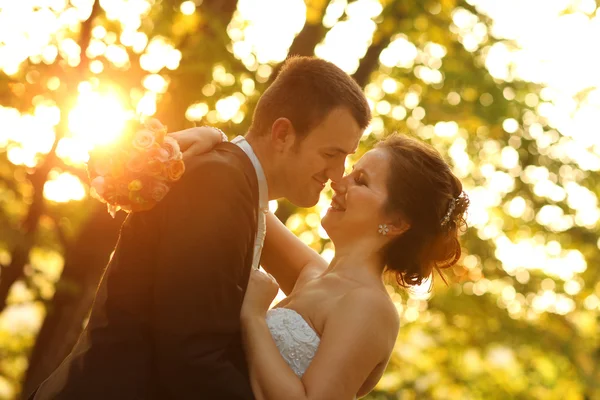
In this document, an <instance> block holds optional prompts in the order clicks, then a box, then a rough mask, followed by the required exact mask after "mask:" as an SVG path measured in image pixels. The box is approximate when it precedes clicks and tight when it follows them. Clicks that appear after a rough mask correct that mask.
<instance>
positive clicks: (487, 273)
mask: <svg viewBox="0 0 600 400" xmlns="http://www.w3.org/2000/svg"><path fill="white" fill-rule="evenodd" d="M289 2H290V3H289V5H290V6H292V5H293V6H294V7H305V8H302V9H304V10H305V15H304V16H302V15H296V14H297V13H296V14H293V15H292V14H290V15H287V14H286V15H287V16H286V18H289V21H283V22H284V24H282V25H275V23H273V26H277V29H280V30H281V32H271V31H269V29H270V28H271V27H270V26H267V25H268V24H260V25H259V26H256V25H254V26H253V25H252V24H251V21H250V19H251V18H253V17H256V18H257V15H260V12H258V13H257V14H255V15H253V14H252V10H253V8H249V7H247V2H242V1H241V0H240V1H239V2H238V1H232V0H227V1H217V0H204V1H203V2H199V1H196V2H194V4H195V5H196V8H195V10H194V11H193V12H192V13H189V12H187V11H186V12H185V13H184V12H183V11H182V8H181V3H182V2H181V1H175V0H162V1H153V2H146V1H139V2H122V4H121V2H99V3H95V2H91V1H88V2H87V3H86V2H78V5H74V4H67V3H65V7H64V8H63V9H60V10H55V9H51V7H49V6H48V5H40V6H39V7H38V8H36V9H32V8H31V7H30V6H27V7H23V8H20V9H17V8H6V7H7V6H4V5H3V6H0V21H1V18H2V16H3V15H9V14H8V13H9V12H11V13H17V12H18V13H25V14H10V15H15V16H16V15H20V16H21V17H23V16H24V15H26V16H28V17H31V18H33V16H34V15H37V14H35V12H41V13H45V14H43V15H46V17H47V18H49V19H50V20H52V21H54V20H53V19H52V18H55V19H56V21H62V24H61V23H58V22H57V23H56V24H55V25H52V26H56V31H53V32H51V33H49V34H48V37H47V38H45V39H46V41H47V42H44V41H43V40H41V39H40V41H39V42H35V43H30V42H22V43H21V46H22V47H23V46H25V44H24V43H28V45H29V47H27V48H28V49H29V50H30V52H31V54H29V55H27V56H26V57H24V58H23V57H22V58H23V60H24V61H23V62H22V63H20V65H19V68H18V69H17V70H15V69H14V68H13V67H14V65H12V64H11V63H10V62H6V63H5V61H1V62H0V70H4V73H3V72H0V105H1V106H0V122H1V123H2V128H0V226H1V227H2V229H0V265H1V266H7V265H9V264H11V262H13V261H14V256H15V254H16V253H15V251H14V249H15V248H17V247H19V246H22V243H23V242H22V241H23V237H24V221H25V220H26V218H27V216H28V213H29V212H30V211H31V207H32V204H37V203H36V200H35V198H36V190H35V188H36V185H37V188H38V191H37V196H38V198H39V195H40V189H39V188H40V187H42V188H46V189H47V188H48V186H47V183H48V182H46V181H47V180H49V179H50V180H52V179H54V178H56V177H58V176H61V174H63V173H66V172H68V173H71V174H73V175H74V176H77V177H79V178H78V179H79V181H78V183H77V184H76V185H75V184H74V185H72V186H70V187H65V188H64V191H67V192H69V191H72V192H73V193H74V192H75V191H79V190H84V191H87V190H88V188H87V183H86V182H85V169H84V161H85V153H86V150H87V149H88V148H89V147H90V146H93V145H94V144H95V143H98V141H101V140H102V139H103V136H108V135H110V134H115V132H113V131H112V130H114V129H113V128H114V127H115V126H117V125H118V124H115V120H117V118H116V116H115V115H114V114H111V115H106V114H105V113H106V110H103V107H105V105H107V104H112V105H114V104H115V99H116V100H118V102H119V105H116V106H115V107H117V108H118V107H122V108H123V109H124V113H127V115H129V116H132V115H133V116H135V115H139V114H144V115H151V114H155V113H156V115H157V116H158V117H159V118H161V120H163V121H165V122H166V123H167V125H168V126H169V129H170V130H175V129H179V128H182V127H189V126H193V125H194V124H197V125H204V124H208V125H214V126H219V127H220V128H221V129H223V130H224V131H225V132H227V133H228V135H229V136H230V137H232V136H235V135H238V134H243V133H244V132H245V130H246V129H247V127H248V126H249V123H250V116H251V115H252V111H253V107H254V105H255V103H256V101H257V99H258V97H259V94H260V92H261V91H263V90H264V89H265V88H266V87H267V85H268V84H269V82H270V81H272V79H273V78H274V77H275V76H276V73H277V70H278V65H279V64H280V62H281V61H282V58H281V54H287V52H290V51H291V52H293V53H300V54H303V55H310V54H313V53H314V52H315V48H316V47H318V48H319V49H320V50H319V51H320V53H319V54H325V55H326V56H328V57H332V58H335V59H336V60H338V59H339V60H342V61H343V63H344V65H345V66H346V67H347V69H348V70H349V72H351V73H354V71H356V72H355V78H356V79H357V81H358V82H359V83H361V84H362V85H364V86H365V93H366V94H367V96H368V98H369V100H370V101H371V103H372V105H373V110H374V116H375V118H374V120H373V123H372V125H371V127H370V128H369V130H368V132H367V134H366V135H365V136H364V137H363V140H362V141H361V146H360V148H359V151H358V152H357V154H356V156H354V157H353V161H355V160H356V159H357V158H358V157H360V155H362V154H364V152H365V151H367V150H368V149H370V148H371V147H372V146H373V145H374V143H376V142H377V141H378V140H380V139H381V138H384V137H385V136H386V135H387V134H389V133H390V132H392V131H395V130H398V131H401V132H406V133H409V134H412V135H415V136H417V137H420V138H421V139H423V140H425V141H427V142H429V143H431V144H432V145H433V146H435V147H436V148H437V149H438V150H439V151H440V152H441V153H442V154H444V155H445V156H446V158H447V159H448V161H449V162H450V163H451V164H452V165H453V168H454V170H455V173H456V174H457V175H458V176H460V178H461V180H462V181H463V183H464V185H465V189H466V190H467V191H468V192H469V194H470V196H471V198H472V204H473V207H472V210H471V216H470V225H471V228H470V229H469V230H468V231H467V232H466V234H465V235H463V237H462V242H463V246H464V249H463V252H464V255H463V258H462V260H461V264H460V265H459V266H456V267H454V268H453V269H452V270H449V271H447V277H448V278H449V279H450V285H449V286H448V287H446V286H445V285H443V283H440V282H441V280H440V279H434V291H433V293H434V294H433V297H431V298H429V297H430V296H429V295H428V294H427V293H426V290H423V288H417V289H415V290H413V291H401V290H397V288H396V290H395V291H394V290H393V288H392V285H390V287H389V289H390V293H392V299H393V300H394V302H395V304H396V306H397V308H398V311H399V313H400V315H401V317H402V328H401V330H400V335H399V338H398V342H397V346H396V349H395V351H394V354H393V357H392V360H391V362H390V365H389V367H388V370H387V372H386V374H385V375H384V377H383V379H382V380H381V382H380V383H379V385H378V387H377V389H376V390H375V391H374V392H373V393H372V394H370V395H369V396H368V398H370V399H416V398H432V399H457V398H460V399H496V398H497V399H506V398H523V399H525V398H544V399H555V398H561V399H562V398H564V399H584V398H585V399H597V398H600V386H599V383H598V382H600V368H599V367H598V365H600V346H599V340H598V339H599V334H600V332H599V326H600V325H599V323H598V322H599V321H598V319H599V318H600V314H599V310H600V284H599V283H598V282H599V281H600V279H599V278H600V276H599V272H598V269H597V268H595V266H596V265H598V264H600V252H599V250H598V247H599V246H600V241H599V224H598V219H599V215H600V214H599V212H600V211H599V208H598V201H597V199H598V194H600V175H599V174H598V170H599V169H600V167H599V168H595V167H594V166H595V165H598V164H597V158H598V157H600V142H598V140H591V139H589V138H590V137H593V136H589V137H588V136H586V135H594V134H593V132H591V133H590V132H584V133H580V134H577V132H575V134H574V133H573V131H568V133H569V134H567V133H566V132H563V131H562V130H561V128H563V127H565V126H567V125H565V124H564V121H562V122H563V123H562V124H557V123H556V121H555V119H553V115H552V114H553V112H555V111H556V110H557V109H553V108H549V107H554V106H557V104H558V105H562V106H563V108H564V109H565V110H569V112H570V113H571V116H573V117H574V116H576V113H577V112H578V110H581V109H582V106H586V107H587V106H589V105H590V104H595V103H594V101H596V100H595V96H597V88H596V87H595V86H594V83H593V82H590V85H589V87H586V88H585V89H582V90H580V91H578V93H576V94H575V95H573V99H572V103H571V102H566V103H565V100H564V99H562V100H560V99H558V100H557V98H553V97H552V96H550V95H549V94H548V93H551V92H549V91H548V88H544V87H543V86H542V85H541V84H539V83H532V82H530V81H525V80H521V79H518V75H517V74H516V73H515V71H517V66H516V64H515V62H513V61H511V60H509V61H510V62H509V61H507V66H506V70H507V71H508V73H507V74H506V75H505V76H504V78H502V76H501V74H499V73H498V71H500V70H502V71H504V70H503V69H502V68H504V66H503V65H500V64H501V63H500V62H499V61H498V59H497V58H496V59H494V57H492V56H493V55H494V53H495V52H497V51H498V49H507V51H508V53H506V54H507V56H506V57H508V56H509V55H510V54H512V53H510V52H513V51H514V52H518V51H519V43H518V42H517V41H515V40H507V39H503V38H501V37H494V36H493V35H492V32H493V26H494V23H495V22H494V20H493V19H492V18H491V17H490V16H488V15H486V14H484V13H482V12H480V11H479V9H478V8H477V6H476V5H475V3H474V2H471V1H469V2H465V1H462V0H442V1H433V0H426V1H408V2H407V1H396V0H380V1H376V0H355V1H350V2H347V1H345V0H331V1H307V2H303V3H302V2H296V3H294V0H289ZM79 3H81V4H79ZM117 3H118V4H117ZM267 3H268V2H266V3H265V4H267ZM15 4H17V3H15ZM94 4H96V7H97V8H96V9H95V10H96V11H95V12H94V13H93V14H92V16H91V18H90V17H88V16H89V15H90V11H91V10H92V8H91V6H93V5H94ZM136 4H137V5H136ZM151 4H152V5H151ZM573 4H575V3H573ZM582 4H583V3H582ZM98 5H100V6H101V7H99V8H98ZM267 5H268V4H267ZM88 6H89V7H88ZM3 7H5V8H3ZM86 7H87V8H86ZM256 7H258V6H256ZM262 7H265V6H264V5H263V6H262ZM273 7H274V5H273ZM352 7H354V8H352ZM361 7H362V8H361ZM577 7H583V6H582V5H581V4H579V5H577ZM586 7H587V6H586ZM244 10H246V11H245V12H246V13H244V12H242V11H244ZM261 10H262V9H261ZM352 10H359V11H360V12H357V11H352ZM373 10H379V11H378V12H377V13H375V12H374V11H373ZM266 11H268V10H262V12H266ZM48 12H49V13H50V14H49V13H48ZM566 12H574V11H573V10H571V9H567V11H566ZM27 13H30V14H27ZM31 13H33V14H31ZM369 13H373V16H372V17H365V15H367V14H368V15H370V14H369ZM596 14H597V11H596ZM52 16H54V17H52ZM14 18H16V17H14ZM61 18H62V19H61ZM361 18H362V19H361ZM303 21H304V22H303ZM357 21H358V22H357ZM369 21H374V22H375V23H376V29H375V31H374V32H373V34H372V35H371V36H370V35H368V34H366V33H365V32H366V31H368V27H369V26H370V25H369ZM300 22H303V25H301V29H299V30H298V29H296V28H297V27H298V26H300V25H299V23H300ZM349 22H351V23H356V24H358V25H346V27H347V26H362V27H365V28H364V32H359V31H356V32H355V31H352V30H350V31H349V30H346V31H343V30H336V29H338V28H340V27H341V26H342V24H344V23H349ZM361 24H362V25H361ZM86 26H87V27H88V28H89V29H88V30H86V29H85V27H86ZM249 27H252V28H249ZM283 27H287V28H288V30H289V31H286V32H284V29H283ZM15 29H16V28H15ZM30 29H33V28H30ZM261 29H262V30H263V31H261ZM88 31H89V35H87V34H86V32H88ZM265 32H266V33H265ZM332 32H346V33H345V34H339V33H336V34H332ZM348 32H351V33H352V34H353V35H356V36H351V35H348V34H347V33H348ZM34 33H35V32H34ZM38 33H39V32H38ZM2 35H3V33H1V32H0V51H6V52H8V50H7V49H12V50H10V51H13V52H14V54H13V55H14V57H15V59H16V58H18V57H17V56H19V57H20V56H21V55H22V54H21V53H18V54H17V51H16V49H18V48H19V46H18V45H19V42H18V40H25V39H18V40H17V39H15V38H20V36H18V35H13V36H10V37H8V36H6V34H4V35H5V36H2ZM261 35H263V36H261ZM261 38H263V39H261ZM264 38H267V39H268V40H266V39H264ZM288 39H289V40H288ZM261 40H262V42H261ZM361 41H366V43H367V44H368V48H367V50H366V52H365V54H364V56H361V57H359V58H360V59H358V60H351V59H350V60H348V57H349V56H348V55H349V54H355V53H353V52H351V51H349V50H353V49H352V48H353V47H354V46H355V45H356V44H358V43H359V42H361ZM257 43H259V44H261V43H262V46H264V47H265V48H271V49H275V48H276V49H277V50H278V52H269V53H265V54H268V56H269V57H270V58H269V57H267V56H264V55H261V54H262V53H261V54H258V50H260V49H257V48H256V46H258V45H257ZM11 46H12V47H11ZM36 46H37V47H36ZM253 46H254V47H253ZM23 48H24V47H23ZM502 51H503V50H502ZM4 54H9V55H10V54H11V53H4ZM502 54H504V53H502ZM343 56H346V58H344V57H343ZM261 57H266V58H269V60H266V58H265V60H263V59H261ZM336 57H340V58H336ZM4 60H8V61H11V60H10V59H8V58H6V59H4ZM494 60H496V61H494ZM12 61H14V60H12ZM500 61H502V60H500ZM505 61H506V60H505ZM494 62H495V63H496V64H494ZM346 63H347V64H346ZM352 66H356V67H357V68H355V69H354V70H353V69H352V68H351V67H352ZM11 68H12V70H11ZM491 71H494V73H491ZM82 82H83V84H82ZM86 93H96V94H98V96H99V97H94V98H99V99H101V100H102V102H99V103H93V102H91V103H85V99H86V97H85V94H86ZM111 96H112V97H111ZM107 99H108V100H107ZM561 102H562V103H561ZM82 104H87V106H85V107H80V108H79V111H80V113H81V114H80V115H79V118H80V120H81V121H85V122H87V123H88V124H89V121H97V123H98V124H101V125H102V126H101V127H100V128H99V130H98V131H99V132H100V134H98V135H95V136H93V135H91V134H90V133H89V132H88V131H91V129H87V130H86V129H83V130H81V129H77V126H75V125H73V124H72V121H71V119H75V117H73V116H70V113H71V111H72V110H73V107H74V106H76V105H77V106H81V105H82ZM94 104H96V106H94ZM98 104H100V105H102V106H101V107H99V106H98ZM86 107H87V108H86ZM16 110H18V111H16ZM547 110H554V111H553V112H548V111H547ZM103 111H104V113H103ZM584 111H585V109H584ZM56 115H58V119H59V120H58V121H57V120H56ZM559 122H561V121H559ZM579 128H580V129H583V128H581V126H580V127H579ZM584 128H586V126H584ZM589 128H590V129H591V127H589ZM116 133H118V132H116ZM50 135H56V136H55V137H56V138H57V139H59V140H61V141H60V143H59V146H58V147H57V149H56V157H54V158H51V165H49V166H48V170H47V171H45V172H44V173H43V174H42V175H43V176H42V181H41V183H40V181H39V176H40V173H39V171H40V168H41V167H42V166H43V165H44V160H46V159H47V157H48V154H49V153H48V151H50V154H52V150H51V149H50V148H48V149H45V148H44V147H43V146H40V143H41V141H43V140H47V139H48V137H50ZM578 135H579V136H578ZM52 137H54V136H52ZM36 172H37V174H38V175H35V174H36ZM34 176H37V177H38V181H37V183H36V184H34V183H32V177H34ZM51 178H52V179H51ZM40 185H41V186H40ZM59 192H60V190H59ZM44 193H45V196H44V197H43V203H44V207H43V208H42V209H41V212H40V215H39V221H38V222H39V223H38V224H37V226H36V227H35V230H34V232H33V233H32V236H31V238H32V242H31V248H30V249H29V250H28V251H27V257H26V258H27V260H26V262H25V264H24V268H23V271H22V274H20V275H19V277H18V279H17V282H16V283H15V284H14V285H12V288H11V292H10V295H9V296H8V302H9V306H8V307H7V308H6V309H5V311H4V312H3V313H2V314H0V378H2V379H0V399H1V398H11V397H13V396H14V393H18V392H19V386H20V384H21V382H23V381H25V385H24V386H25V387H26V388H27V387H28V386H30V385H32V384H34V383H32V382H34V381H35V380H36V379H39V377H40V376H43V375H44V374H45V373H46V370H45V369H48V368H51V367H49V366H48V365H44V362H49V361H47V360H49V359H52V360H51V361H52V362H54V363H56V362H60V360H61V359H62V357H64V353H65V352H68V351H69V349H70V346H71V345H72V342H71V341H72V340H74V339H73V338H76V336H77V335H78V333H79V329H80V328H81V324H82V322H83V321H84V319H85V317H86V312H87V308H86V307H89V302H90V301H91V298H92V296H93V293H94V291H95V285H96V282H97V280H98V279H99V277H100V274H101V272H102V268H103V266H104V265H105V263H106V259H107V258H108V256H109V250H108V249H109V248H110V247H112V245H113V243H114V236H113V235H116V233H117V227H118V225H117V224H115V223H114V221H110V220H108V219H107V217H106V216H105V215H104V214H103V210H100V209H99V208H98V204H96V202H95V201H93V200H89V199H88V198H84V199H82V200H70V201H66V202H62V201H58V199H57V198H54V197H52V191H50V190H47V191H45V192H44ZM54 193H55V194H56V192H54ZM329 199H330V193H324V194H323V196H322V199H321V201H320V202H319V204H318V205H317V206H316V207H314V208H312V209H297V208H295V207H294V206H292V205H291V204H289V203H288V202H286V201H279V207H278V210H277V215H278V216H279V218H281V219H282V220H283V221H284V222H285V223H286V225H287V226H288V228H290V229H291V230H292V231H293V232H294V233H295V234H297V235H298V236H299V237H300V238H301V239H302V240H303V241H304V242H305V243H306V244H308V245H310V246H311V247H313V248H314V249H315V250H317V251H319V252H321V253H322V254H323V256H324V257H326V258H329V257H331V256H332V254H333V248H332V246H331V243H330V242H329V241H328V239H327V235H326V234H325V232H324V231H323V230H322V228H320V225H319V220H320V215H321V213H322V211H323V210H324V209H326V208H327V206H328V205H329ZM38 202H39V200H38ZM0 271H1V272H0V280H1V279H6V273H5V272H6V268H5V267H3V268H2V270H0ZM425 289H426V288H425ZM45 309H47V310H50V311H51V312H50V313H49V314H48V316H47V317H46V318H45V319H43V325H42V328H41V333H40V335H39V336H38V337H37V344H36V345H35V350H34V351H33V354H31V355H30V352H31V351H32V348H33V347H34V338H35V334H36V333H37V332H38V330H39V329H40V326H39V325H40V321H41V320H40V318H42V316H43V315H45V314H44V311H43V310H45ZM61 318H62V319H61ZM15 321H16V322H15ZM15 324H16V325H15ZM15 326H17V327H18V328H15ZM44 356H45V357H46V360H44V362H42V360H43V358H44ZM28 358H29V359H30V361H31V364H32V370H34V371H33V372H32V370H30V371H29V372H28V375H27V378H24V376H25V375H24V374H25V371H26V368H27V365H26V364H27V362H26V361H27V359H28ZM52 362H50V364H52ZM33 367H35V368H33Z"/></svg>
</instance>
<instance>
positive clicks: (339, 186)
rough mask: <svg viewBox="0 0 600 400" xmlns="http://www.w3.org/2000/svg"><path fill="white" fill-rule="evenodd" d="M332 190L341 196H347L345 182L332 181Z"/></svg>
mask: <svg viewBox="0 0 600 400" xmlns="http://www.w3.org/2000/svg"><path fill="white" fill-rule="evenodd" d="M331 188H332V189H333V190H334V191H335V192H336V193H339V194H346V184H345V183H344V181H343V180H341V181H337V182H334V181H331Z"/></svg>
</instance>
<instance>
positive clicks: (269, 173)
mask: <svg viewBox="0 0 600 400" xmlns="http://www.w3.org/2000/svg"><path fill="white" fill-rule="evenodd" d="M246 140H247V141H248V143H249V144H250V146H252V150H253V151H254V154H256V157H257V158H258V161H260V165H261V166H262V169H263V172H264V174H265V177H266V178H267V186H268V187H269V200H275V199H278V198H279V197H281V196H279V195H277V193H278V189H277V178H276V176H277V175H276V172H275V167H274V165H273V160H272V157H271V153H272V151H271V149H270V148H269V144H268V143H267V141H266V140H265V138H263V137H260V136H257V135H255V134H252V133H250V132H249V133H248V134H247V135H246Z"/></svg>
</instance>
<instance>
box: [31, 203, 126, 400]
mask: <svg viewBox="0 0 600 400" xmlns="http://www.w3.org/2000/svg"><path fill="white" fill-rule="evenodd" d="M123 217H124V213H119V214H118V215H117V217H116V218H115V219H113V218H111V217H110V215H109V214H108V213H107V212H106V209H105V207H104V206H102V205H100V204H98V205H96V206H95V207H94V211H93V214H92V215H91V217H90V219H89V220H88V221H87V222H86V223H85V226H84V227H83V228H82V231H81V234H80V235H79V236H78V238H77V240H76V241H74V242H73V243H72V244H71V245H70V246H69V247H68V248H67V249H65V264H64V268H63V273H62V275H61V278H60V281H59V282H58V283H57V285H56V292H55V294H54V298H53V299H52V302H51V304H50V305H49V307H48V312H47V315H46V318H45V319H44V322H43V324H42V327H41V329H40V332H39V334H38V336H37V340H36V342H35V346H34V348H33V351H32V353H31V356H30V358H29V367H28V369H27V373H26V375H25V379H24V381H23V386H22V387H23V390H22V393H23V394H29V393H31V392H32V391H33V390H34V389H35V388H36V387H37V386H38V385H39V384H40V383H41V382H42V381H43V380H44V379H46V378H47V377H48V375H50V373H51V372H52V371H54V370H55V369H56V368H57V367H58V365H59V364H60V363H61V362H62V360H63V359H64V358H65V357H66V356H67V354H69V352H70V351H71V349H72V348H73V345H74V344H75V342H76V341H77V338H78V337H79V334H80V333H81V330H82V329H83V323H84V320H85V319H86V317H87V315H88V312H89V310H90V308H91V305H92V302H93V300H94V296H95V294H96V287H97V285H98V282H99V281H100V278H101V276H102V273H103V272H104V268H105V266H106V264H107V262H108V259H109V255H110V253H111V250H112V249H113V248H114V246H115V243H116V241H117V236H118V232H119V227H120V225H121V223H122V222H123V219H124V218H123Z"/></svg>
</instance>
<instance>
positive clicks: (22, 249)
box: [0, 0, 100, 313]
mask: <svg viewBox="0 0 600 400" xmlns="http://www.w3.org/2000/svg"><path fill="white" fill-rule="evenodd" d="M99 12H100V3H99V1H98V0H96V1H95V2H94V4H93V6H92V11H91V13H90V16H89V17H88V19H87V20H85V21H84V22H83V23H82V26H81V35H80V37H79V46H80V48H81V52H82V54H84V56H83V57H81V62H80V64H79V65H78V67H77V70H76V74H74V75H75V76H76V77H77V78H81V76H82V75H83V74H84V73H85V71H87V68H88V62H89V60H88V59H87V57H85V49H86V48H87V46H88V44H89V42H90V38H91V36H92V22H93V20H94V18H95V17H96V16H97V15H98V13H99ZM76 83H79V82H76ZM66 114H67V113H66V112H65V110H62V112H61V115H63V116H65V115H66ZM67 129H68V127H67V121H66V118H64V117H63V118H61V121H60V125H59V126H58V127H57V134H56V138H55V140H54V144H53V146H52V149H51V150H50V152H49V153H48V155H47V156H46V158H45V159H44V161H43V162H42V164H41V165H40V166H39V167H38V168H37V169H36V170H35V172H34V173H33V174H31V176H30V178H29V181H30V182H31V185H32V187H33V200H32V202H31V205H30V206H29V210H28V212H27V216H26V217H25V219H24V221H23V224H22V228H23V232H24V235H23V238H22V240H21V241H20V242H19V244H18V245H17V246H16V247H15V248H14V249H13V250H12V251H11V255H12V260H11V263H10V264H9V265H8V266H7V267H4V268H3V269H2V271H1V273H0V313H1V312H2V311H3V310H4V309H5V308H6V299H7V298H8V294H9V293H10V288H11V287H12V285H13V284H14V283H15V282H16V281H17V280H19V279H21V278H23V277H24V276H23V272H24V268H25V265H26V264H27V263H28V262H29V252H30V251H31V248H32V247H33V244H34V238H35V234H36V232H37V228H38V223H39V220H40V217H41V216H42V215H43V214H44V211H45V208H46V200H45V199H44V194H43V192H44V185H45V183H46V180H47V179H48V173H49V172H50V170H51V169H52V168H53V167H54V166H55V164H56V163H57V161H58V157H57V155H56V148H57V146H58V142H59V141H60V139H61V138H62V137H63V135H64V132H66V130H67Z"/></svg>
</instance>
